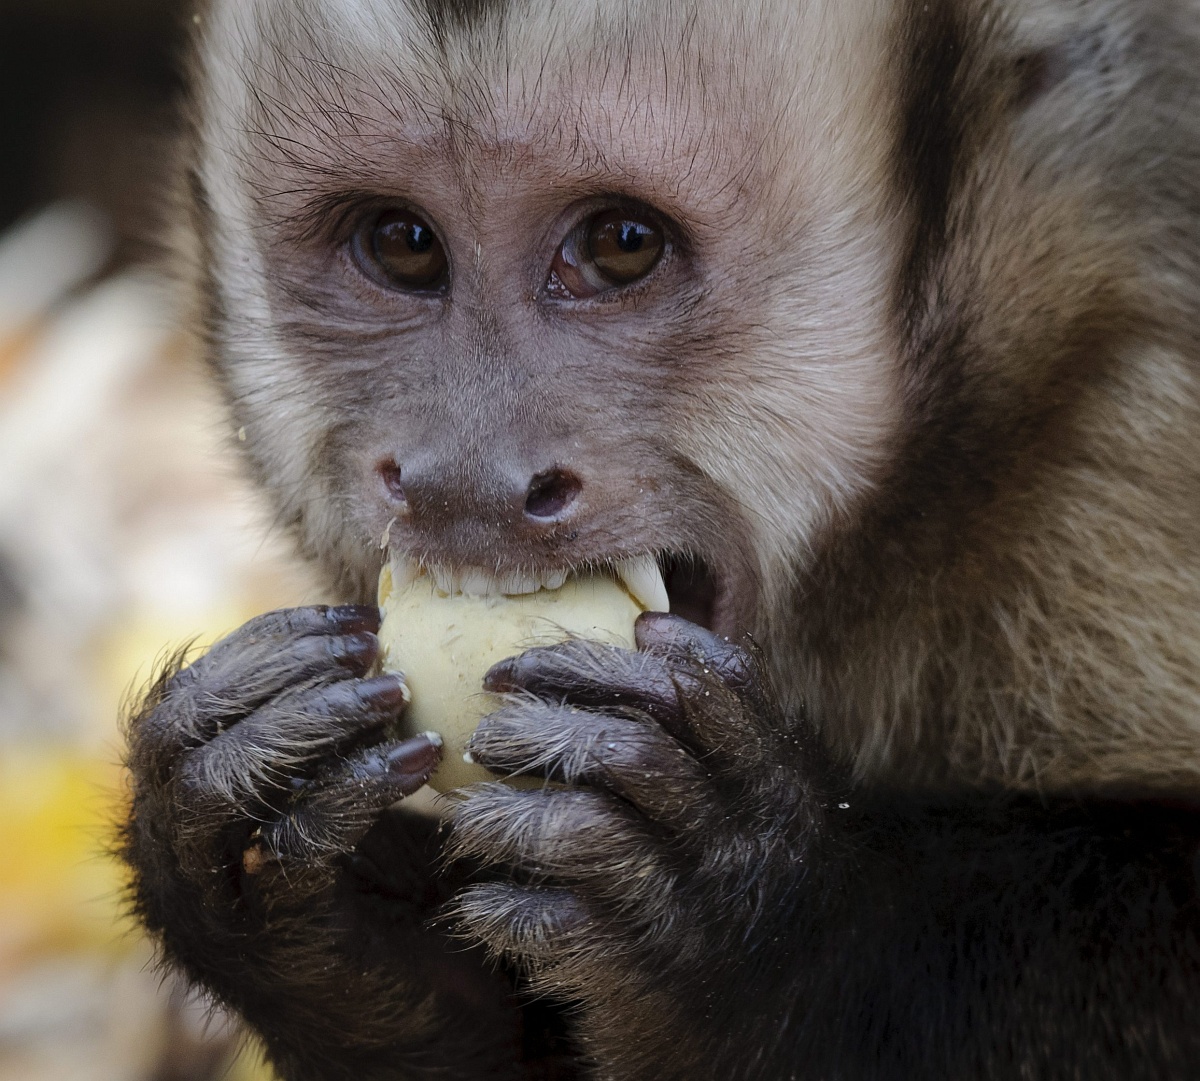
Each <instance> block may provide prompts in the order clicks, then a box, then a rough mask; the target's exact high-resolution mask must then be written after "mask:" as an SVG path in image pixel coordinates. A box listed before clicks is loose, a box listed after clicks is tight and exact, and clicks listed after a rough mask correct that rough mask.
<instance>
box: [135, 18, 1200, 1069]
mask: <svg viewBox="0 0 1200 1081" xmlns="http://www.w3.org/2000/svg"><path fill="white" fill-rule="evenodd" d="M581 12H582V14H580V13H581ZM198 53H199V57H200V62H199V65H198V70H197V73H196V77H195V78H196V87H197V92H196V109H195V115H194V124H195V132H194V139H193V145H192V147H191V151H190V156H189V159H188V164H189V169H190V174H189V176H190V184H189V197H188V206H189V208H190V213H191V220H192V228H191V230H190V231H189V232H188V235H187V239H186V242H185V248H186V251H185V254H186V256H187V257H188V259H190V261H191V267H192V277H193V280H194V282H195V283H196V284H197V286H198V289H197V298H198V302H199V304H200V305H201V308H202V311H201V313H200V316H199V319H200V322H201V323H202V325H203V327H204V328H205V331H206V337H207V345H208V351H209V355H210V357H211V359H212V360H213V362H214V365H215V368H216V371H217V373H218V376H219V377H220V378H221V380H222V382H223V384H224V386H225V388H226V390H227V393H228V396H229V399H230V403H231V406H232V410H233V413H234V417H235V423H236V424H237V425H238V426H239V427H243V428H244V430H245V433H246V436H247V439H246V449H247V451H248V459H249V462H250V465H251V467H252V468H253V469H254V470H255V472H256V474H257V476H258V477H259V479H260V480H261V481H262V483H263V485H264V488H265V489H266V490H267V491H268V492H269V493H270V495H271V498H272V499H273V501H274V503H275V506H276V509H277V510H278V513H279V515H280V518H281V520H283V521H284V522H286V523H287V524H288V525H289V526H291V527H292V528H293V530H294V531H295V534H296V537H297V540H298V543H299V545H300V547H301V548H302V550H304V551H305V552H306V553H307V554H308V555H310V556H311V557H312V558H313V559H315V560H316V561H318V562H319V563H320V564H321V565H322V566H323V567H324V568H325V569H326V570H327V571H328V573H329V577H330V580H331V582H333V583H335V584H336V587H337V588H338V589H339V590H340V591H341V593H342V594H343V595H344V596H345V597H346V599H348V600H353V601H358V602H364V601H367V600H369V599H370V597H371V595H372V588H373V583H374V579H375V576H376V573H377V571H378V568H379V562H380V556H379V538H380V536H381V535H382V534H383V533H384V532H385V530H386V531H387V534H388V537H389V538H390V541H391V544H392V546H393V550H394V551H400V552H402V553H404V554H406V555H408V556H410V557H412V558H417V559H423V560H426V561H429V562H444V563H448V564H452V565H460V566H484V567H486V568H488V569H489V570H494V571H496V572H497V573H499V572H503V571H507V570H510V569H512V568H517V567H519V568H523V569H526V570H541V569H545V568H547V567H553V568H564V567H578V566H582V565H588V564H593V563H598V562H604V561H606V560H609V559H612V558H618V557H628V556H635V555H640V554H643V553H647V552H653V553H655V554H657V555H662V556H664V557H675V556H678V557H681V558H685V559H696V560H698V561H699V562H700V563H701V564H703V565H705V566H707V567H708V568H710V569H711V572H712V576H713V578H714V580H715V583H716V585H715V590H716V599H715V603H714V604H713V606H712V610H711V613H710V615H711V619H710V622H711V623H712V625H713V628H714V630H715V631H716V632H717V633H710V632H708V631H704V630H700V629H698V628H695V627H692V626H690V625H688V624H685V623H683V622H682V621H679V620H675V619H665V618H662V617H647V618H646V619H644V620H643V622H642V624H641V626H640V628H639V636H640V637H639V641H640V645H641V650H640V651H639V652H636V653H626V652H623V651H619V650H611V649H601V648H591V649H589V648H586V647H581V646H567V647H561V648H556V649H550V650H537V651H533V652H531V653H530V654H527V655H526V656H525V657H524V658H522V659H521V660H519V661H515V662H513V663H512V664H509V665H507V666H504V667H502V668H501V669H499V670H495V671H493V673H492V674H491V675H490V676H489V681H490V682H489V686H490V687H491V689H493V690H495V691H497V692H499V693H506V694H508V695H509V698H508V699H507V704H506V705H505V706H504V708H502V709H501V710H500V711H499V712H497V713H496V714H494V715H493V716H492V717H490V718H489V719H488V720H487V721H485V723H484V724H483V725H482V726H481V728H480V730H479V732H478V733H477V735H476V737H475V741H474V746H473V753H474V754H475V756H476V758H477V759H479V760H480V761H483V762H485V763H487V764H490V765H492V766H494V767H495V768H497V769H499V770H522V771H531V772H535V773H540V774H543V775H545V776H547V777H549V778H551V779H554V780H558V781H567V782H569V786H568V787H551V788H546V789H544V790H542V791H538V792H519V791H514V790H511V789H507V788H503V787H499V786H490V787H484V788H481V789H478V790H472V791H470V792H469V793H467V794H465V796H464V798H463V799H462V800H461V801H460V802H459V803H457V805H456V806H455V808H454V814H453V824H452V827H447V828H446V829H445V830H444V831H438V830H436V829H433V828H432V827H430V826H428V825H423V824H422V823H421V821H420V820H419V819H416V818H414V817H413V816H412V815H408V814H405V813H403V811H402V810H401V811H397V810H394V809H393V810H390V811H384V810H383V808H386V807H388V806H389V805H391V804H392V803H393V802H394V801H395V800H396V799H397V798H399V797H401V796H405V795H408V794H410V793H411V792H413V791H414V790H415V789H416V788H418V787H419V786H420V784H421V783H422V781H423V780H424V778H425V777H426V776H427V775H428V772H429V770H430V769H431V768H432V766H433V761H434V758H435V755H434V754H433V752H432V750H431V748H430V746H429V745H428V744H427V743H425V742H424V741H422V740H415V741H410V742H409V743H405V744H395V743H393V742H390V741H389V740H388V739H387V738H386V736H387V729H388V724H389V723H390V721H391V719H392V718H394V716H395V715H396V714H397V713H398V712H399V711H401V710H402V709H403V701H402V699H403V694H402V692H401V690H400V688H399V685H398V684H397V683H396V682H395V681H394V680H389V679H388V678H386V677H383V678H379V679H368V678H366V674H367V672H368V671H369V670H370V668H371V665H372V663H373V662H374V660H375V656H376V651H377V643H376V642H375V639H374V635H373V631H374V629H375V626H376V624H375V619H376V618H377V617H376V616H375V614H374V613H373V612H372V611H370V610H368V609H361V608H349V609H335V610H331V611H325V610H303V611H299V612H295V613H287V614H274V615H271V616H267V617H264V618H263V619H262V620H260V621H256V622H255V623H253V624H251V625H249V626H248V627H247V628H244V629H243V630H242V631H240V632H238V633H237V634H235V635H234V636H232V637H231V638H230V639H228V640H227V641H226V642H225V643H223V644H222V645H220V646H218V647H217V649H216V650H214V651H213V653H211V654H209V655H208V656H207V657H205V658H203V659H201V660H200V661H198V662H197V663H196V664H194V665H193V666H192V667H190V668H187V669H185V670H184V671H182V672H181V673H178V674H176V673H175V672H174V671H172V672H169V673H167V675H166V676H165V677H164V679H163V681H162V682H161V684H160V685H159V686H158V687H157V688H156V690H155V691H154V692H153V693H152V694H151V696H150V697H149V698H148V700H147V701H146V703H145V705H144V707H143V708H142V709H141V710H140V711H139V713H138V716H137V717H136V718H135V719H134V721H133V723H132V725H131V755H130V765H131V768H132V771H133V776H134V803H133V812H132V814H131V817H130V821H129V824H128V827H127V833H126V837H127V845H126V852H127V857H128V860H129V862H130V864H131V865H132V866H133V868H134V870H135V872H136V887H135V899H136V904H137V907H138V909H139V911H140V912H141V914H142V916H143V917H144V919H145V920H146V921H147V923H148V924H149V925H150V926H151V928H152V929H153V930H154V931H155V932H156V933H158V934H159V935H160V937H161V939H162V942H163V945H164V949H165V954H166V957H167V958H168V960H169V961H171V962H172V963H174V964H177V965H179V966H181V967H183V968H184V969H185V970H186V971H188V972H189V973H190V974H191V975H192V976H193V978H194V979H196V980H197V981H198V982H199V983H200V984H201V985H203V986H205V987H207V988H208V989H209V990H211V991H212V992H213V993H214V994H215V995H217V996H218V997H219V998H220V999H222V1000H223V1001H225V1002H227V1003H229V1004H231V1005H232V1006H234V1007H235V1008H237V1009H238V1010H240V1011H241V1012H242V1013H243V1014H244V1015H245V1016H246V1018H247V1019H248V1020H249V1021H250V1023H251V1024H252V1025H253V1026H254V1027H255V1028H256V1029H257V1030H258V1031H259V1032H260V1033H261V1034H262V1035H263V1037H264V1039H265V1040H266V1042H267V1046H268V1048H269V1052H270V1054H271V1057H272V1060H273V1061H274V1062H275V1063H276V1064H277V1065H278V1066H279V1068H280V1070H281V1072H282V1073H283V1075H284V1076H285V1077H287V1078H289V1079H295V1081H308V1079H312V1081H317V1079H334V1078H347V1079H350V1078H355V1079H356V1081H371V1079H374V1078H380V1079H383V1078H408V1077H413V1078H424V1077H429V1078H437V1077H445V1078H473V1077H525V1078H530V1077H557V1076H566V1077H573V1076H595V1077H598V1078H612V1079H620V1081H641V1079H650V1078H654V1079H656V1081H663V1079H674V1078H678V1079H681V1081H682V1079H685V1078H686V1079H691V1081H694V1079H700V1078H713V1079H714V1081H715V1079H717V1078H721V1079H726V1078H745V1079H747V1081H751V1079H763V1081H778V1079H784V1078H796V1079H804V1081H817V1079H821V1081H842V1079H844V1081H851V1079H859V1078H862V1079H888V1081H890V1079H892V1078H924V1077H929V1078H935V1077H936V1078H963V1079H967V1078H971V1079H975V1078H984V1077H988V1078H991V1077H995V1078H1014V1079H1016V1078H1022V1079H1025V1078H1030V1079H1033V1078H1039V1079H1040V1078H1079V1079H1085V1078H1086V1079H1091V1078H1096V1079H1105V1078H1113V1079H1117V1078H1120V1079H1135V1078H1147V1079H1150V1078H1155V1079H1158V1078H1181V1079H1182V1078H1187V1077H1190V1076H1193V1075H1194V1074H1195V1072H1196V1069H1197V1066H1196V1063H1200V1010H1198V1007H1197V1003H1200V618H1198V617H1197V613H1198V612H1200V556H1198V555H1197V547H1196V545H1195V543H1194V538H1195V536H1196V531H1197V530H1200V455H1197V454H1196V448H1197V442H1198V436H1200V374H1198V371H1197V365H1198V364H1200V112H1198V111H1197V110H1196V108H1195V101H1196V100H1197V99H1198V96H1200V11H1197V9H1196V6H1195V4H1193V3H1186V2H1184V0H1154V2H1145V3H1134V2H1121V0H1111V2H1105V0H1095V2H1082V0H1081V2H1078V3H1075V2H1069V0H1062V2H1050V0H1037V2H1032V0H1031V2H1029V3H1017V2H1013V3H1009V4H1006V3H985V2H974V0H930V2H929V3H924V2H916V0H914V2H907V0H905V2H900V0H895V2H881V3H878V4H876V3H866V2H864V3H861V4H843V5H820V4H816V3H814V4H806V5H790V4H785V3H782V2H780V3H778V4H773V3H764V4H762V5H757V6H756V5H751V6H748V7H746V8H745V9H742V8H739V9H738V11H737V13H736V16H735V14H733V13H732V12H731V9H729V8H727V7H723V6H722V5H719V4H712V5H709V4H703V3H696V4H694V5H671V4H662V5H646V6H644V8H642V7H638V6H636V5H634V6H629V7H626V6H625V5H622V4H618V3H596V4H595V5H590V4H589V5H571V6H568V5H563V4H554V3H551V2H549V0H547V2H546V3H544V4H539V3H530V4H529V5H527V6H525V5H512V4H505V3H491V2H483V0H477V2H476V0H471V2H468V0H457V2H454V3H439V2H434V0H424V2H423V3H421V4H416V3H414V4H412V5H411V6H408V5H404V4H399V3H397V4H384V3H378V4H351V3H348V2H344V3H342V2H335V0H305V2H303V3H296V4H282V3H275V2H273V0H256V2H255V3H253V4H246V5H242V6H240V7H239V6H238V5H236V4H222V3H217V4H213V5H212V9H211V11H210V12H209V13H208V15H207V16H206V22H205V26H204V30H203V32H202V38H201V42H200V46H199V50H198ZM796 87H803V90H804V92H803V93H798V92H796ZM613 200H617V201H619V202H620V203H621V205H629V204H630V203H633V204H637V205H645V206H649V207H652V208H656V209H657V210H658V211H660V212H661V213H662V214H663V215H664V217H665V218H666V219H668V220H669V221H670V222H671V223H672V225H671V226H670V227H669V230H668V235H669V254H668V257H665V258H664V260H663V262H662V264H661V266H660V267H659V268H658V269H657V270H656V271H655V272H654V275H653V276H652V277H650V278H648V279H647V281H646V282H645V283H644V286H642V285H639V286H638V287H637V288H634V289H631V290H629V291H628V292H626V293H621V294H619V295H617V296H616V298H615V299H610V301H609V302H607V303H595V304H591V305H590V306H589V304H587V303H581V304H575V303H567V304H563V303H561V302H559V301H556V300H553V298H549V297H548V296H547V295H546V294H545V293H544V291H542V289H541V285H542V282H543V281H544V280H545V273H546V266H547V265H548V264H549V262H550V259H551V257H552V255H553V248H547V247H545V246H544V245H545V243H546V239H545V238H546V237H549V238H550V241H551V242H552V243H555V244H556V243H557V239H555V238H557V237H560V236H561V234H562V232H563V231H564V230H565V229H567V228H568V227H569V226H570V224H571V221H572V220H574V218H572V217H571V215H576V216H577V211H576V210H569V212H568V211H564V209H563V208H564V207H566V208H577V207H584V208H585V209H586V208H589V207H592V206H595V205H601V206H603V205H609V203H611V201H613ZM396 202H399V203H401V204H404V205H410V204H412V205H416V206H417V207H419V208H420V209H421V210H422V211H423V212H425V213H427V214H428V215H429V216H430V217H431V219H432V220H433V221H434V222H435V224H436V225H437V226H438V227H439V229H440V230H441V233H442V239H443V240H444V242H445V244H446V246H447V249H448V253H449V257H450V263H451V265H452V267H453V274H452V276H451V279H450V285H449V287H448V288H447V290H446V291H445V292H444V293H442V294H439V295H437V296H436V297H421V298H417V299H413V298H411V297H405V296H402V295H398V294H397V293H395V292H394V291H392V292H389V291H387V290H380V289H378V288H376V286H375V285H374V284H372V283H371V282H369V281H367V280H365V279H364V277H363V275H362V273H360V271H359V270H358V269H356V268H355V266H354V265H353V263H352V261H351V260H350V258H349V257H348V256H347V255H346V251H347V235H346V232H345V229H344V227H343V224H341V223H344V222H345V221H346V220H353V219H354V218H355V215H357V216H358V217H360V218H361V217H362V215H363V214H364V213H365V214H368V215H369V214H370V213H377V208H378V207H380V206H388V205H392V204H394V203H396ZM564 214H567V216H566V217H564V216H563V215H564ZM514 222H518V223H521V227H520V228H516V229H514V228H513V223H514ZM339 230H341V231H339ZM380 461H384V462H385V463H391V465H389V466H388V469H390V470H391V474H396V473H398V474H399V475H400V476H401V478H402V479H403V480H404V482H405V483H406V484H407V485H408V486H409V487H408V488H407V489H406V495H407V498H406V499H405V500H403V501H397V500H396V499H395V498H394V493H393V494H392V495H391V496H389V494H388V493H387V491H386V490H384V489H382V488H381V487H380V484H379V475H378V474H379V469H378V465H377V463H379V462H380ZM401 464H402V465H403V469H401V468H400V466H401ZM393 466H394V468H393ZM547 467H550V471H551V472H552V473H555V474H556V475H557V472H558V471H561V470H564V469H569V470H570V471H572V475H573V476H576V477H577V478H579V481H580V487H581V490H582V492H583V499H582V501H581V503H580V504H579V507H578V509H577V513H574V514H573V516H572V517H571V518H570V520H569V521H566V522H563V523H557V522H556V523H554V524H553V525H539V524H537V523H531V522H530V520H529V517H528V515H524V516H523V515H522V514H521V513H520V512H519V510H517V511H514V510H513V506H512V505H511V501H510V496H511V492H510V489H509V487H506V486H508V485H510V481H511V479H512V477H514V476H515V477H518V478H522V480H521V486H520V491H521V492H522V493H523V492H524V483H525V480H526V479H527V478H528V476H529V475H531V474H538V475H540V473H541V471H544V470H546V469H547ZM386 472H387V471H386V470H385V473H386ZM391 474H388V475H391ZM412 478H417V479H416V480H413V479H412ZM418 481H419V482H420V483H417V482H418ZM744 631H749V632H751V633H752V635H753V637H754V639H755V640H756V641H757V642H758V643H759V645H760V646H761V652H758V651H756V650H752V649H750V648H749V647H748V646H747V648H746V649H743V648H741V647H739V646H737V645H734V644H732V642H731V639H732V640H734V641H736V640H738V636H739V635H740V633H741V632H744ZM447 840H448V841H449V849H448V854H449V855H450V856H451V857H453V860H452V862H450V863H444V862H443V863H439V862H438V860H439V855H438V854H439V853H442V852H443V849H444V848H445V845H446V842H447ZM439 920H440V921H441V922H438V921H439ZM431 921H432V922H431ZM451 930H452V931H453V934H455V935H458V936H459V938H457V939H453V938H451V937H450V934H451ZM489 958H490V961H491V962H494V963H496V964H498V966H499V967H491V964H490V963H489ZM533 993H536V994H537V995H539V996H541V997H538V998H534V997H532V995H533Z"/></svg>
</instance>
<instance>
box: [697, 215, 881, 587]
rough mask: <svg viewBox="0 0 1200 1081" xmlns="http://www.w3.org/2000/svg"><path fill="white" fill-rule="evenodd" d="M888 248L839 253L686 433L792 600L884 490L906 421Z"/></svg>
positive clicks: (713, 391)
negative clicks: (813, 561)
mask: <svg viewBox="0 0 1200 1081" xmlns="http://www.w3.org/2000/svg"><path fill="white" fill-rule="evenodd" d="M882 244H883V240H882V238H879V237H877V238H870V237H866V238H863V237H860V238H858V239H857V240H854V239H852V238H849V237H847V238H846V239H845V240H844V241H839V242H838V243H834V244H830V245H829V247H828V250H829V253H830V258H829V265H828V267H827V269H828V273H827V274H823V275H822V274H820V273H817V274H814V275H812V276H811V277H809V278H808V280H809V282H810V286H809V288H807V289H805V290H803V291H801V292H797V293H796V294H795V295H791V296H788V297H785V298H783V299H781V300H780V301H779V302H778V303H777V304H776V305H775V308H774V310H773V311H772V312H769V313H767V314H766V315H765V316H764V320H765V322H766V323H767V324H768V325H770V326H771V327H772V328H773V335H772V343H773V344H769V345H768V344H760V345H759V346H758V348H751V349H748V350H747V351H745V352H744V353H743V354H742V355H741V358H740V360H739V361H738V362H737V365H736V366H734V367H731V368H729V369H727V370H726V371H724V372H722V373H721V375H720V377H719V379H717V380H715V381H714V382H713V383H712V384H711V385H710V386H709V387H707V388H706V389H707V391H708V393H707V395H706V399H707V401H708V403H709V407H708V408H707V409H706V410H705V412H704V414H703V415H701V416H694V417H691V418H689V424H690V430H689V432H688V433H687V434H686V435H684V436H683V440H682V441H683V442H684V443H685V446H686V449H687V450H688V451H689V453H690V454H691V455H692V456H693V458H694V460H695V461H696V462H697V463H698V464H699V465H700V466H701V468H703V469H704V470H705V472H706V473H708V474H709V475H710V476H712V477H713V478H714V479H716V480H717V481H718V482H719V483H720V484H721V485H722V486H723V487H724V488H725V489H726V490H727V491H729V492H731V493H734V494H735V495H736V497H737V499H738V501H739V502H740V503H741V504H742V505H743V506H745V507H746V509H747V510H748V511H749V518H750V521H751V523H752V528H753V530H754V545H755V555H756V561H757V564H758V570H759V574H760V580H761V582H762V587H763V589H764V591H765V592H766V593H767V594H777V595H778V596H780V597H782V596H783V595H784V593H785V592H786V591H787V590H788V589H790V587H791V584H792V583H791V581H790V576H791V575H792V574H794V573H795V571H796V569H797V558H798V557H799V559H800V561H801V562H802V561H803V559H804V557H805V556H806V554H811V553H812V552H813V550H814V548H815V547H816V544H817V540H818V538H819V537H820V536H821V535H822V534H823V533H824V532H826V531H827V530H829V529H830V528H832V527H834V525H835V523H836V522H837V521H839V520H843V519H845V518H847V517H848V516H851V515H853V513H854V512H855V510H856V508H857V507H858V506H859V505H860V503H861V502H862V501H863V500H864V499H866V498H867V497H868V496H869V494H870V493H871V492H872V491H873V490H874V488H875V487H876V485H877V484H878V481H879V477H880V476H881V474H882V472H883V470H884V469H885V468H886V466H887V464H888V459H889V454H890V450H891V447H893V446H894V444H895V440H896V438H897V435H898V433H899V430H900V427H901V425H902V423H903V408H902V402H901V387H900V378H899V368H898V361H897V359H896V349H895V344H894V339H893V338H892V337H891V336H890V332H889V328H888V324H887V319H886V313H887V301H886V286H885V278H884V275H883V273H882V268H885V267H886V266H887V265H888V259H887V258H886V257H885V255H884V253H883V251H882V250H881V245H882ZM856 249H857V253H858V254H857V257H856V258H853V259H849V260H847V253H853V252H855V250H856ZM835 253H840V254H838V255H837V259H836V261H835V259H834V255H835ZM817 269H818V271H819V270H820V268H819V267H818V268H817Z"/></svg>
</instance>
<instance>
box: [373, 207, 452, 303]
mask: <svg viewBox="0 0 1200 1081" xmlns="http://www.w3.org/2000/svg"><path fill="white" fill-rule="evenodd" d="M360 250H362V252H363V255H364V256H365V257H366V259H367V261H368V262H369V263H370V264H371V265H372V267H373V269H374V272H375V274H376V275H377V276H378V275H380V274H381V275H382V276H383V278H384V279H385V280H386V282H387V284H389V285H393V286H397V287H399V288H401V289H405V290H408V291H411V292H432V291H435V290H438V289H440V288H441V287H442V285H443V284H444V283H445V279H446V274H447V271H448V269H449V261H448V260H447V258H446V250H445V248H443V247H442V243H441V241H440V240H438V237H437V234H436V233H435V232H434V231H433V228H432V227H431V226H430V225H429V223H428V222H427V221H425V220H424V219H423V218H422V217H420V215H418V214H416V213H414V212H413V211H411V210H389V211H386V212H385V213H384V214H382V215H381V216H380V217H379V218H378V219H377V220H376V221H375V223H374V226H373V227H372V228H371V232H370V237H369V240H367V241H366V242H365V243H364V244H363V246H362V249H360Z"/></svg>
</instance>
